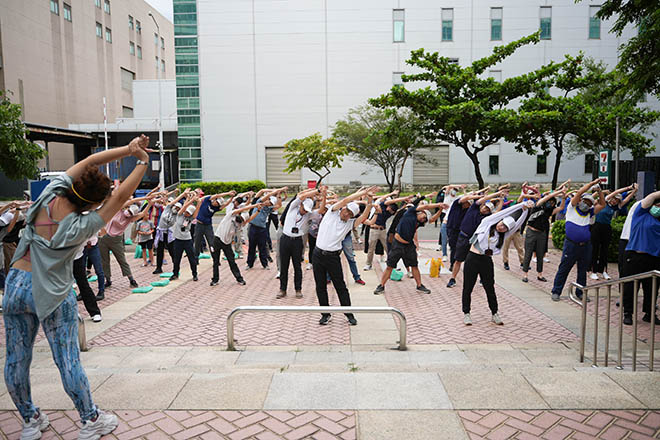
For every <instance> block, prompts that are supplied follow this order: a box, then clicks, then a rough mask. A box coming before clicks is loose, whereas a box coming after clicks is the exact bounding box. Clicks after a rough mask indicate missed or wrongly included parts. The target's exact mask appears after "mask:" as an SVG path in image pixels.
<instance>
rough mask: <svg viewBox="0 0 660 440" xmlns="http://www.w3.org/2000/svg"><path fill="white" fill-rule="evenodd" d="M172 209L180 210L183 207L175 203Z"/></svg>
mask: <svg viewBox="0 0 660 440" xmlns="http://www.w3.org/2000/svg"><path fill="white" fill-rule="evenodd" d="M174 207H175V208H176V209H181V208H183V205H182V204H181V203H179V202H176V203H175V204H174Z"/></svg>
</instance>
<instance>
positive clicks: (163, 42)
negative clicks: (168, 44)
mask: <svg viewBox="0 0 660 440" xmlns="http://www.w3.org/2000/svg"><path fill="white" fill-rule="evenodd" d="M160 48H161V49H162V50H165V38H163V37H162V36H161V37H160Z"/></svg>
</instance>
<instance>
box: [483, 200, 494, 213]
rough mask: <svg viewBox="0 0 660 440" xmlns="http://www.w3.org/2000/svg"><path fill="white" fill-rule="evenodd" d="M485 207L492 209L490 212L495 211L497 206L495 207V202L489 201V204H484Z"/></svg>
mask: <svg viewBox="0 0 660 440" xmlns="http://www.w3.org/2000/svg"><path fill="white" fill-rule="evenodd" d="M484 206H485V207H486V208H488V209H490V212H493V211H495V205H493V202H490V201H488V202H486V203H484Z"/></svg>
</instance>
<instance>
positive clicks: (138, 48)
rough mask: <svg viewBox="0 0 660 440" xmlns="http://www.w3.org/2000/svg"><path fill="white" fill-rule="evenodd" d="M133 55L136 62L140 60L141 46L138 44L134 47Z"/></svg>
mask: <svg viewBox="0 0 660 440" xmlns="http://www.w3.org/2000/svg"><path fill="white" fill-rule="evenodd" d="M135 54H136V55H137V58H138V60H141V59H142V46H140V45H139V44H136V45H135Z"/></svg>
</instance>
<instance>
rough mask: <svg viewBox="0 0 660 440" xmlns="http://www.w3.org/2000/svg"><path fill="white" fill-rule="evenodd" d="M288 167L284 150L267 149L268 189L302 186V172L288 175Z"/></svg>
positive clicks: (278, 148) (277, 148) (280, 148)
mask: <svg viewBox="0 0 660 440" xmlns="http://www.w3.org/2000/svg"><path fill="white" fill-rule="evenodd" d="M286 167H287V164H286V160H284V148H282V147H266V185H267V186H268V187H270V188H272V187H277V186H287V185H291V186H294V185H295V186H298V185H300V181H301V180H300V179H301V174H300V173H301V172H300V170H298V171H295V172H293V173H287V172H285V171H284V169H285V168H286Z"/></svg>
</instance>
